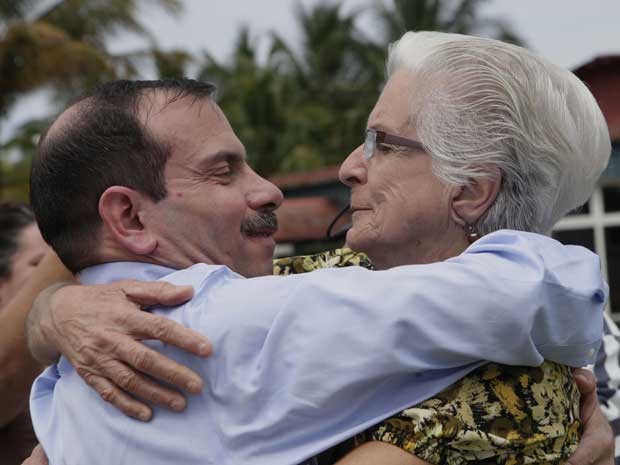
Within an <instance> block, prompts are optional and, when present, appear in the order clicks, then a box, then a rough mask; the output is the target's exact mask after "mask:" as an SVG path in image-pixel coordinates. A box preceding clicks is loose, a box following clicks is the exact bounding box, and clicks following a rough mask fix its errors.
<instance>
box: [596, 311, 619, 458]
mask: <svg viewBox="0 0 620 465" xmlns="http://www.w3.org/2000/svg"><path fill="white" fill-rule="evenodd" d="M603 332H604V335H603V344H602V345H601V348H600V349H599V352H598V355H597V357H596V363H595V364H594V374H595V375H596V380H597V394H598V399H599V401H600V403H601V409H602V410H603V413H604V414H605V416H606V417H607V419H608V420H609V424H610V425H611V428H612V430H613V432H614V436H615V444H616V448H615V449H616V450H615V463H616V465H620V390H619V388H620V358H619V355H620V329H618V326H617V325H616V323H615V322H614V321H613V320H612V319H611V318H610V317H609V315H607V314H605V325H604V328H603Z"/></svg>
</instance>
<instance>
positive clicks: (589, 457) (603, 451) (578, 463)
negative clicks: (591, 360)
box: [567, 369, 614, 465]
mask: <svg viewBox="0 0 620 465" xmlns="http://www.w3.org/2000/svg"><path fill="white" fill-rule="evenodd" d="M573 376H574V378H575V381H576V382H577V386H578V387H579V391H580V392H581V421H582V422H583V425H584V431H583V435H582V436H581V441H580V442H579V447H578V448H577V450H576V451H575V453H574V454H573V455H571V456H570V458H569V459H568V462H567V465H614V435H613V433H612V431H611V427H610V426H609V422H608V421H607V418H605V415H604V414H603V412H602V411H601V408H600V407H599V405H598V398H597V397H596V378H595V377H594V375H593V374H592V373H591V372H589V371H588V370H583V369H577V370H574V371H573Z"/></svg>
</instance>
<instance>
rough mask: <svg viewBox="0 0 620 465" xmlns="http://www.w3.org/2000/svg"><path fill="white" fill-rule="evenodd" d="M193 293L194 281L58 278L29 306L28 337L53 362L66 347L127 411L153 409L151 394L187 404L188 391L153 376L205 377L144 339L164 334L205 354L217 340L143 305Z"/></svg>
mask: <svg viewBox="0 0 620 465" xmlns="http://www.w3.org/2000/svg"><path fill="white" fill-rule="evenodd" d="M192 294H193V289H192V288H191V287H189V286H174V285H172V284H169V283H166V282H161V281H160V282H140V281H133V280H127V281H121V282H118V283H115V284H114V285H112V286H75V285H72V286H53V287H51V288H49V289H46V290H45V291H44V292H43V293H41V295H40V297H39V298H38V299H37V300H36V302H35V304H34V307H33V309H32V311H31V312H30V316H29V318H28V321H27V328H26V332H27V335H28V345H29V347H30V351H31V352H32V354H33V356H34V357H35V358H36V359H37V360H39V361H40V362H41V363H42V364H48V365H49V364H51V363H53V362H55V361H56V359H57V358H58V356H59V355H60V353H62V354H63V355H64V356H65V357H66V358H67V359H68V360H69V361H70V362H71V364H72V365H73V366H74V367H75V369H76V371H77V373H79V375H80V376H81V377H82V378H83V379H84V380H85V381H86V382H87V383H88V384H89V385H90V386H91V387H93V388H94V389H95V390H96V391H97V392H98V393H99V394H100V395H101V397H102V398H103V399H104V400H106V401H108V402H110V403H112V404H113V405H115V406H116V407H117V408H118V409H120V410H121V411H123V412H124V413H125V414H126V415H129V416H132V417H134V418H137V419H140V420H144V421H146V420H149V419H150V418H151V415H152V410H151V408H150V407H149V406H148V405H147V404H146V403H145V401H146V402H150V403H154V404H158V405H161V406H164V407H167V408H169V409H172V410H176V411H181V410H183V409H184V408H185V406H186V400H185V397H184V396H183V395H181V394H180V393H179V392H177V391H175V390H173V389H170V388H169V387H165V386H164V385H162V384H160V383H156V382H155V381H153V380H151V379H150V378H149V376H150V377H152V378H155V379H157V380H160V381H164V382H165V383H167V384H169V385H172V386H174V387H177V388H179V389H183V390H185V391H187V392H190V393H197V392H200V391H201V390H202V386H203V383H202V379H201V378H200V377H199V376H198V375H197V374H196V373H195V372H194V371H192V370H190V369H189V368H186V367H184V366H182V365H179V364H178V363H176V362H174V361H172V360H170V359H168V358H167V357H165V356H163V355H161V354H160V353H158V352H156V351H154V350H151V349H149V348H148V347H146V346H145V345H144V344H142V343H141V342H139V341H142V340H144V339H158V340H160V341H162V342H165V343H167V344H171V345H174V346H176V347H179V348H181V349H184V350H187V351H189V352H192V353H193V354H195V355H198V356H203V357H204V356H208V355H209V354H210V353H211V345H210V343H209V341H208V339H207V338H205V337H204V336H202V335H200V334H198V333H196V332H195V331H192V330H191V329H188V328H186V327H184V326H182V325H180V324H179V323H176V322H174V321H172V320H170V319H168V318H165V317H162V316H157V315H152V314H150V313H149V312H143V311H141V310H142V307H143V306H151V305H179V304H181V303H184V302H185V301H187V300H188V299H190V298H191V297H192ZM95 302H96V310H95V311H93V308H92V307H93V304H94V303H95ZM144 375H148V376H144ZM31 381H32V379H31ZM130 394H131V395H133V396H135V397H137V398H138V399H142V401H138V400H136V399H135V398H133V397H132V396H131V395H130Z"/></svg>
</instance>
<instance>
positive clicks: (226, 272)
mask: <svg viewBox="0 0 620 465" xmlns="http://www.w3.org/2000/svg"><path fill="white" fill-rule="evenodd" d="M207 279H210V280H215V281H219V280H225V279H245V278H243V276H241V275H239V274H238V273H235V272H234V271H232V270H231V269H230V268H228V267H227V266H225V265H211V264H208V263H197V264H195V265H192V266H190V267H189V268H184V269H182V270H174V271H172V272H171V273H169V274H167V275H165V276H163V277H161V278H159V281H166V282H168V283H170V284H175V285H177V286H192V287H193V288H194V291H196V290H198V289H199V288H200V287H201V286H202V285H203V284H204V283H205V281H206V280H207Z"/></svg>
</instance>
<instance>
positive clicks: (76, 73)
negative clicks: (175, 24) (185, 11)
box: [0, 0, 187, 200]
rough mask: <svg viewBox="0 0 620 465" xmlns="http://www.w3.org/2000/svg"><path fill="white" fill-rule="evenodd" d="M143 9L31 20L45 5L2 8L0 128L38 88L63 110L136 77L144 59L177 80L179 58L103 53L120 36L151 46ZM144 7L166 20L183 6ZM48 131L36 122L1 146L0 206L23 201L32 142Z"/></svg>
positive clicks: (89, 8) (81, 2)
mask: <svg viewBox="0 0 620 465" xmlns="http://www.w3.org/2000/svg"><path fill="white" fill-rule="evenodd" d="M140 3H141V1H140V0H106V1H101V0H62V1H55V2H53V3H52V5H51V7H50V8H49V9H47V10H45V11H42V12H41V13H39V14H37V15H36V16H34V17H33V16H32V14H31V13H32V11H36V7H40V6H41V5H43V1H42V0H0V89H2V92H1V93H0V120H1V119H2V118H6V116H7V115H8V114H9V111H10V109H11V108H12V107H13V105H14V103H15V102H16V101H17V99H19V98H20V97H22V96H24V95H26V94H28V93H29V92H32V91H34V90H37V89H40V88H47V89H50V90H52V91H53V93H54V97H55V99H56V100H57V101H59V102H66V101H67V100H68V99H70V98H71V97H74V96H75V95H78V94H80V93H82V92H83V91H84V90H86V89H88V88H91V87H92V86H93V85H95V84H96V83H98V82H102V81H106V80H110V79H114V78H118V77H131V76H135V75H136V73H137V66H136V64H135V63H136V62H139V61H140V60H143V59H144V57H145V56H147V57H149V58H150V59H151V60H152V61H154V62H155V63H156V66H157V67H158V68H159V69H160V70H161V72H162V74H166V73H168V74H176V73H177V72H179V71H180V70H181V67H180V65H179V63H181V62H182V54H174V53H172V52H160V51H158V50H156V49H155V50H153V51H151V50H147V51H146V52H145V51H141V52H139V53H134V54H126V55H113V54H111V53H109V52H108V50H107V49H106V46H105V42H106V39H107V38H109V37H111V36H112V35H114V34H118V33H121V32H132V33H136V34H141V35H143V36H145V37H147V38H148V39H150V40H151V41H153V38H152V36H151V35H150V34H149V32H148V30H147V29H146V27H145V26H144V25H143V24H142V23H140V21H139V20H138V19H137V18H138V17H139V14H138V7H139V4H140ZM142 3H145V4H148V5H149V6H152V5H153V3H155V4H156V5H157V6H158V7H161V8H164V9H165V10H166V11H169V12H171V13H176V12H178V11H179V10H180V8H181V0H157V1H149V2H148V3H146V2H144V0H142ZM183 53H184V52H183ZM185 55H187V54H185ZM0 122H1V121H0ZM45 126H46V124H44V123H42V122H41V121H32V122H29V123H26V124H25V125H24V126H23V127H22V128H20V129H19V130H18V131H17V132H16V134H14V135H13V136H12V139H11V140H9V141H7V142H5V143H4V144H0V197H1V198H19V199H21V200H24V199H25V197H27V179H28V166H29V163H30V159H31V156H32V153H33V151H34V143H33V142H32V141H33V140H36V139H37V138H38V134H40V132H41V130H42V129H43V128H44V127H45Z"/></svg>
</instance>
